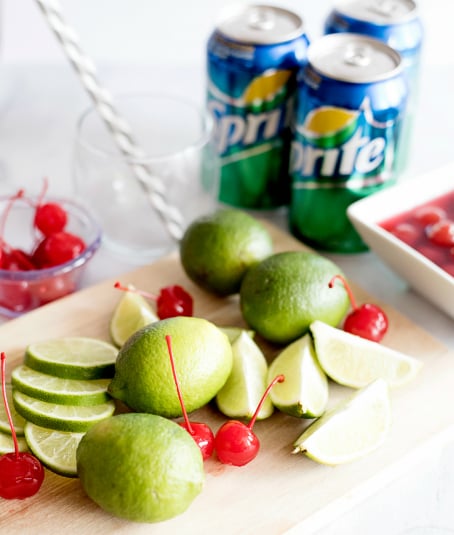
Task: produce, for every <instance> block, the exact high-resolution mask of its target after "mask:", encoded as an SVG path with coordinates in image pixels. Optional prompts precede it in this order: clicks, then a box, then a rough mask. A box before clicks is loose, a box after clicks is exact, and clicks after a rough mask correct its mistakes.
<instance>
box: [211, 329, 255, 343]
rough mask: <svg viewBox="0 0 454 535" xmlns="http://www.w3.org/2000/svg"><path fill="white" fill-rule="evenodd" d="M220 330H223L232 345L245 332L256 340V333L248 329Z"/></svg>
mask: <svg viewBox="0 0 454 535" xmlns="http://www.w3.org/2000/svg"><path fill="white" fill-rule="evenodd" d="M219 330H221V331H222V332H223V333H224V334H226V335H227V338H228V339H229V340H230V343H231V344H232V343H233V342H234V341H235V340H236V339H237V338H238V337H239V336H240V335H241V334H242V333H243V332H245V333H246V334H247V335H248V336H250V337H251V338H254V336H255V333H254V331H251V330H248V329H242V328H241V327H219Z"/></svg>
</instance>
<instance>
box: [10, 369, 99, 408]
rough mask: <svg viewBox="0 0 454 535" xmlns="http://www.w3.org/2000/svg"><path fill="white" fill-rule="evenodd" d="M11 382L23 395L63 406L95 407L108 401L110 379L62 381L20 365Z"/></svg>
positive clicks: (12, 375)
mask: <svg viewBox="0 0 454 535" xmlns="http://www.w3.org/2000/svg"><path fill="white" fill-rule="evenodd" d="M11 382H12V384H13V386H14V388H16V389H17V390H19V391H20V392H22V393H23V394H27V395H29V396H32V397H34V398H37V399H39V400H41V401H49V402H52V403H61V404H63V405H97V404H99V403H104V402H105V401H108V400H109V399H110V396H109V394H108V393H107V387H108V385H109V383H110V379H91V380H86V381H83V380H77V379H62V378H60V377H55V376H53V375H48V374H47V373H41V372H37V371H36V370H32V369H31V368H29V367H28V366H25V365H22V366H18V367H17V368H15V369H14V370H13V372H12V374H11Z"/></svg>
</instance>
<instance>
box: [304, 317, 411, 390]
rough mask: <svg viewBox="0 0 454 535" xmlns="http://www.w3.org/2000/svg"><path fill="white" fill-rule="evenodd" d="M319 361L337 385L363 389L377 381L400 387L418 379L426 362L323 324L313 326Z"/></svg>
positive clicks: (312, 330) (315, 323)
mask: <svg viewBox="0 0 454 535" xmlns="http://www.w3.org/2000/svg"><path fill="white" fill-rule="evenodd" d="M310 329H311V332H312V336H313V338H314V344H315V352H316V354H317V359H318V361H319V363H320V365H321V367H322V368H323V370H324V371H325V373H326V374H327V375H328V376H329V377H330V378H331V379H332V380H333V381H336V382H337V383H340V384H342V385H345V386H350V387H352V388H361V387H363V386H366V385H367V384H369V383H371V382H372V381H374V380H375V379H378V378H381V379H385V380H386V381H387V383H388V384H389V386H391V387H394V386H400V385H403V384H405V383H407V382H408V381H410V380H411V379H413V378H414V377H415V375H416V374H417V373H418V371H419V370H420V369H421V366H422V363H421V361H419V360H417V359H416V358H414V357H410V356H408V355H405V354H403V353H400V352H399V351H396V350H394V349H391V348H389V347H386V346H384V345H382V344H378V343H377V342H372V341H371V340H367V339H365V338H361V337H360V336H356V335H354V334H351V333H348V332H346V331H343V330H341V329H337V328H335V327H332V326H330V325H327V324H326V323H323V322H321V321H315V322H314V323H312V325H311V327H310Z"/></svg>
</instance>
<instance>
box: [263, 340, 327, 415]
mask: <svg viewBox="0 0 454 535" xmlns="http://www.w3.org/2000/svg"><path fill="white" fill-rule="evenodd" d="M280 374H283V375H284V376H285V381H284V382H283V383H278V384H276V385H275V386H274V387H273V389H272V390H271V391H270V398H271V401H272V402H273V404H274V406H275V407H277V408H278V409H279V410H280V411H282V412H285V413H287V414H290V415H291V416H296V417H299V418H317V417H319V416H321V415H322V414H323V413H324V412H325V409H326V405H327V403H328V395H329V392H328V379H327V378H326V375H325V374H324V372H323V370H322V369H321V368H320V365H319V364H318V362H317V358H316V356H315V351H314V346H313V343H312V338H311V336H310V335H309V334H305V335H304V336H303V337H302V338H299V339H298V340H296V341H295V342H293V343H291V344H290V345H289V346H287V347H286V348H285V349H284V350H283V351H282V352H281V353H279V354H278V355H277V356H276V357H275V359H274V360H273V362H272V363H271V364H270V368H269V370H268V382H270V381H271V380H272V379H273V378H274V377H276V375H280Z"/></svg>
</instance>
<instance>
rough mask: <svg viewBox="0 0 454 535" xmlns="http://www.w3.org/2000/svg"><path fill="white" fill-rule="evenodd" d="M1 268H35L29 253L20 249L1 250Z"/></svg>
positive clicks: (12, 269) (20, 269)
mask: <svg viewBox="0 0 454 535" xmlns="http://www.w3.org/2000/svg"><path fill="white" fill-rule="evenodd" d="M2 254H3V263H2V269H7V270H9V271H30V270H32V269H36V267H35V265H34V264H33V262H32V258H31V256H30V255H29V254H27V253H26V252H25V251H22V249H11V250H10V251H5V250H3V253H2Z"/></svg>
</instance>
